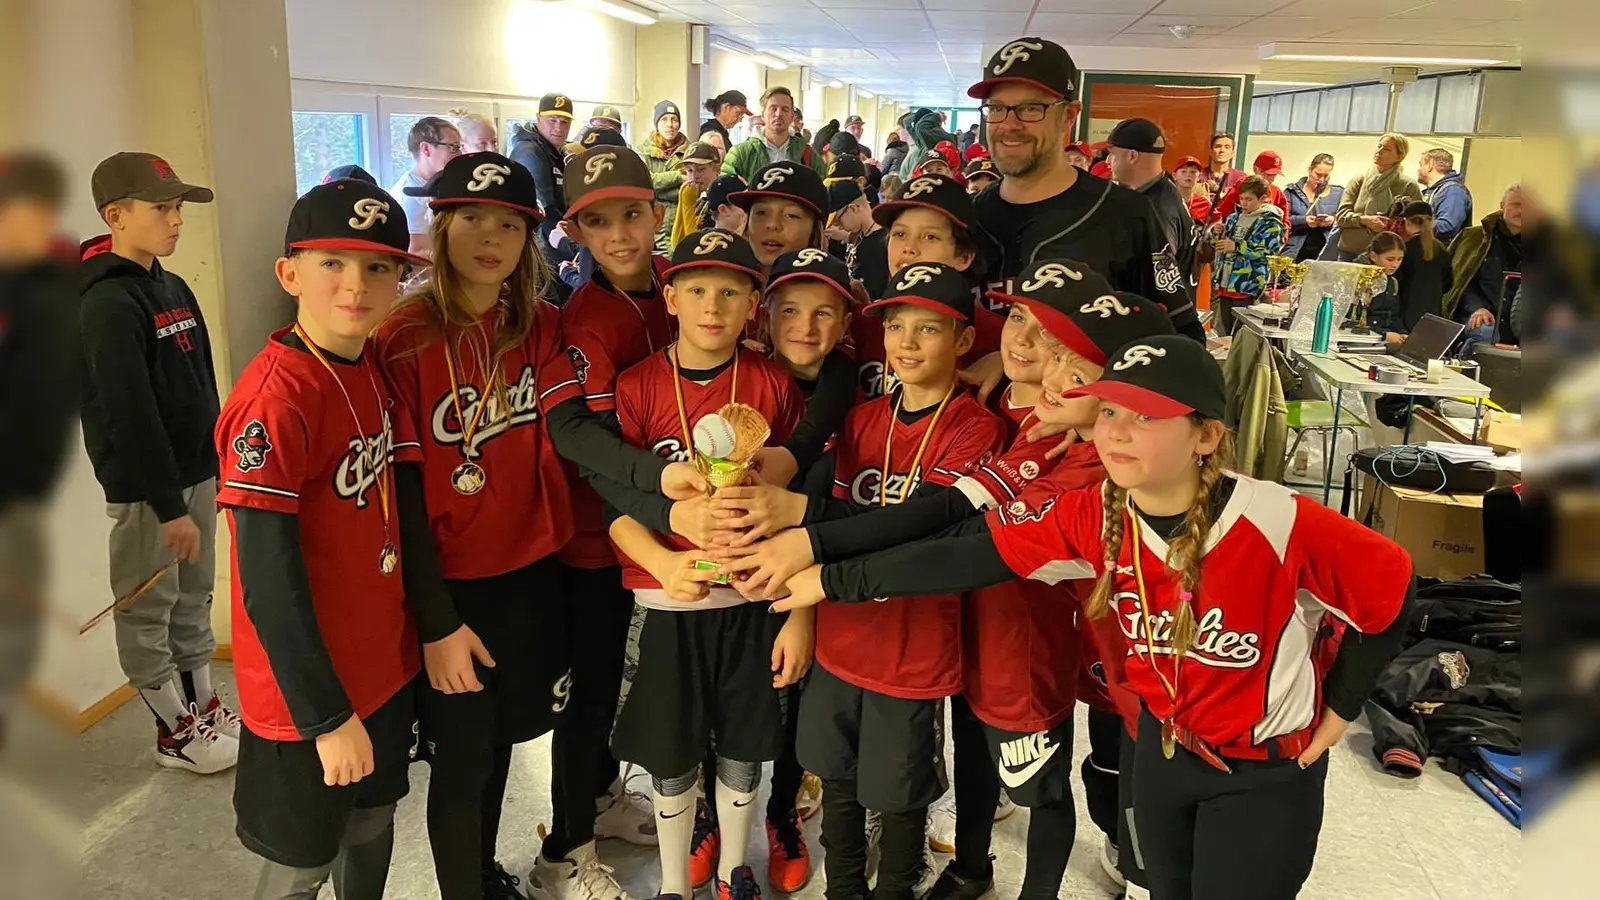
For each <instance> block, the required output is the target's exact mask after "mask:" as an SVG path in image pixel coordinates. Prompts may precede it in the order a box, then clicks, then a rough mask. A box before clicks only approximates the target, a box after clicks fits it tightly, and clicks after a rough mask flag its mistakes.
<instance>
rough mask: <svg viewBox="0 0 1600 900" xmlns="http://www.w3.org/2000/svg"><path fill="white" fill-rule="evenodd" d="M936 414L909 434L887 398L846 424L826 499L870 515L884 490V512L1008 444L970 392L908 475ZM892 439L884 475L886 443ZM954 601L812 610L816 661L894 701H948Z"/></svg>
mask: <svg viewBox="0 0 1600 900" xmlns="http://www.w3.org/2000/svg"><path fill="white" fill-rule="evenodd" d="M934 424H935V423H934V421H933V415H932V414H928V415H924V416H921V417H920V418H918V419H917V420H916V421H915V422H913V423H911V424H910V425H907V424H905V423H903V422H901V421H899V420H898V419H897V418H896V417H895V414H894V398H893V397H879V398H878V399H876V400H873V401H870V402H868V403H865V404H863V405H861V406H857V407H856V408H855V409H852V410H851V411H850V414H849V415H848V416H846V417H845V420H844V427H843V428H842V429H841V430H840V432H839V438H838V440H837V441H836V450H837V453H838V465H837V467H836V468H835V470H834V482H833V496H834V497H835V498H836V499H840V500H848V501H850V502H851V503H854V504H856V505H857V506H876V505H878V503H879V498H880V496H882V494H881V493H880V492H883V491H884V490H885V487H886V486H887V497H888V500H889V502H891V503H900V502H903V501H904V500H905V498H906V497H908V496H910V494H911V492H912V491H914V490H915V489H916V487H917V485H918V484H920V483H921V482H922V481H924V480H926V481H928V482H930V483H932V484H937V485H945V486H948V485H952V484H954V483H955V482H956V481H957V480H958V479H960V478H961V477H962V476H963V475H969V474H971V473H972V472H973V471H975V470H976V469H977V467H978V466H980V465H983V464H984V463H985V462H988V461H989V459H990V458H991V457H993V456H994V454H995V453H996V452H998V451H999V450H1000V448H1001V447H1002V446H1004V443H1005V423H1003V422H1002V421H1000V419H998V418H996V417H995V415H994V414H993V413H991V412H989V411H988V410H987V409H984V408H983V406H982V405H981V404H979V403H978V401H977V400H975V399H974V398H973V396H972V394H971V393H970V392H967V391H960V392H958V393H957V394H956V395H955V396H954V397H951V398H950V403H949V405H948V406H947V407H946V408H945V410H944V414H943V415H941V416H940V417H939V421H938V423H937V428H936V429H935V430H934V432H933V434H932V436H931V437H929V439H928V446H927V449H926V450H924V451H923V454H922V459H921V461H920V462H918V464H917V470H916V471H915V472H913V471H911V466H912V460H913V459H915V458H916V455H917V447H918V445H920V444H921V443H922V438H923V436H924V435H927V433H928V428H929V427H930V426H931V425H934ZM891 428H892V429H893V434H894V440H893V444H892V445H891V447H890V459H889V461H888V466H887V469H888V471H887V472H885V471H884V469H885V466H884V458H883V444H884V440H885V439H886V438H887V437H888V434H889V429H891ZM961 656H962V653H961V597H960V595H959V594H940V595H937V596H932V597H918V598H916V599H914V600H910V601H907V602H900V601H895V602H893V603H824V604H822V605H821V607H819V608H818V611H817V661H818V662H820V663H822V664H823V665H824V666H827V667H828V671H829V672H832V673H833V674H835V675H837V676H839V677H840V678H842V679H844V680H845V681H848V682H850V683H851V684H854V685H856V686H858V687H862V688H866V689H867V690H871V691H877V692H878V693H880V694H887V695H889V696H891V697H904V698H907V699H912V700H922V699H929V698H933V697H947V696H949V695H951V694H954V693H957V692H958V691H960V690H961V682H962V669H961Z"/></svg>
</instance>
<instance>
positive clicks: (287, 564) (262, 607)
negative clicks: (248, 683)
mask: <svg viewBox="0 0 1600 900" xmlns="http://www.w3.org/2000/svg"><path fill="white" fill-rule="evenodd" d="M233 528H234V532H233V546H234V554H235V556H236V558H237V560H238V565H239V588H240V591H241V593H242V594H243V596H244V612H245V615H246V616H249V618H250V625H251V627H253V628H254V629H255V631H256V638H257V640H259V641H260V642H261V649H262V651H264V652H265V653H266V656H267V665H268V666H269V667H271V669H272V676H273V679H274V680H275V681H276V682H277V683H278V691H279V692H280V693H282V694H283V700H284V703H285V704H287V705H288V707H289V716H290V718H292V719H293V720H294V726H295V729H296V730H298V731H299V732H300V737H301V738H302V739H304V740H312V739H314V738H316V737H317V736H318V735H321V734H327V733H328V732H330V731H333V730H334V729H336V728H338V727H339V726H340V725H343V724H344V723H345V722H347V721H349V719H350V717H351V716H353V715H355V709H354V708H353V707H352V706H351V703H350V696H349V695H348V694H346V693H345V690H344V684H343V682H341V681H340V680H339V673H338V672H337V671H336V670H335V669H334V667H333V657H332V656H330V655H329V654H328V645H327V644H326V643H324V642H323V640H322V629H321V626H319V625H318V623H317V611H316V607H315V606H314V605H313V604H312V602H311V578H310V576H309V575H307V574H306V561H305V556H304V555H303V554H302V553H301V550H300V517H299V516H297V515H291V514H289V513H280V512H270V511H268V510H264V509H252V508H250V507H235V508H234V509H233Z"/></svg>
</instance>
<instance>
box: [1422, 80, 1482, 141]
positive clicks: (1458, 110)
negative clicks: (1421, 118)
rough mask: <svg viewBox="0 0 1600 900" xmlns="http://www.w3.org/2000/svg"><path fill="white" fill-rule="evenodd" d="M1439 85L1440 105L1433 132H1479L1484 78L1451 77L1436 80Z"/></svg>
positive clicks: (1435, 115) (1435, 114)
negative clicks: (1480, 99)
mask: <svg viewBox="0 0 1600 900" xmlns="http://www.w3.org/2000/svg"><path fill="white" fill-rule="evenodd" d="M1435 81H1436V82H1437V83H1438V85H1439V105H1438V108H1437V109H1436V110H1435V112H1434V122H1433V130H1434V131H1439V132H1445V133H1457V134H1471V133H1472V132H1474V131H1477V130H1478V98H1479V95H1480V93H1481V91H1482V90H1483V77H1482V76H1481V75H1477V74H1471V75H1450V76H1447V77H1445V78H1439V79H1435Z"/></svg>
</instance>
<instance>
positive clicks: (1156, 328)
mask: <svg viewBox="0 0 1600 900" xmlns="http://www.w3.org/2000/svg"><path fill="white" fill-rule="evenodd" d="M1011 285H1012V290H1011V291H1010V292H1009V293H1008V292H1005V291H990V292H989V296H990V297H992V298H994V299H996V300H1000V301H1003V302H1006V303H1021V304H1022V305H1023V306H1026V307H1027V308H1028V311H1029V312H1032V313H1033V315H1034V318H1036V319H1038V320H1039V324H1040V325H1041V326H1043V327H1044V329H1045V330H1046V331H1048V332H1050V336H1051V337H1054V338H1055V339H1056V340H1058V341H1060V342H1061V343H1062V344H1064V345H1066V347H1067V349H1069V350H1071V351H1072V352H1073V353H1076V354H1078V355H1079V356H1081V357H1083V358H1084V359H1086V360H1088V361H1089V362H1092V363H1094V364H1095V365H1097V366H1104V365H1105V364H1106V362H1107V361H1109V360H1110V358H1111V354H1112V353H1115V352H1116V351H1117V349H1118V348H1120V347H1122V346H1123V345H1124V344H1126V343H1128V342H1129V341H1131V340H1133V339H1134V338H1140V337H1152V336H1155V335H1158V334H1172V333H1173V330H1172V320H1171V319H1170V318H1169V317H1168V316H1167V312H1166V310H1165V309H1163V308H1162V306H1161V304H1159V303H1156V302H1155V301H1154V300H1147V299H1145V298H1144V297H1140V296H1139V295H1137V294H1122V293H1117V292H1116V291H1114V290H1112V287H1111V282H1109V281H1107V280H1106V278H1105V276H1103V275H1101V274H1100V273H1099V272H1096V271H1094V270H1093V269H1091V268H1089V267H1088V266H1087V265H1085V264H1083V263H1081V262H1076V261H1074V260H1070V259H1057V260H1048V261H1046V262H1041V263H1036V264H1035V265H1033V266H1031V267H1029V268H1027V269H1024V270H1023V271H1022V273H1021V274H1020V275H1018V276H1017V277H1016V278H1014V279H1012V280H1011Z"/></svg>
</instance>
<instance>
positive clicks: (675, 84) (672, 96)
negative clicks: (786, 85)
mask: <svg viewBox="0 0 1600 900" xmlns="http://www.w3.org/2000/svg"><path fill="white" fill-rule="evenodd" d="M689 28H690V26H689V25H688V24H686V23H683V22H660V23H657V24H655V25H649V26H640V27H638V28H635V29H634V30H633V34H634V53H635V59H634V71H635V72H636V73H637V74H636V76H635V77H636V78H637V85H636V87H635V91H634V96H636V97H637V98H638V102H637V104H636V105H635V106H634V109H633V122H634V126H633V128H634V131H633V133H634V135H635V136H636V137H637V138H638V139H639V140H643V139H644V137H645V135H647V134H649V133H650V130H651V129H652V128H654V127H655V124H656V123H655V122H654V121H653V117H654V116H655V108H656V104H657V103H660V102H661V101H662V100H671V101H673V102H674V103H677V104H678V105H679V107H680V108H681V109H682V111H683V116H682V118H683V129H684V132H685V133H686V134H687V135H688V136H689V138H690V139H691V140H693V139H694V135H695V131H696V130H698V129H699V127H700V122H701V120H703V119H705V118H706V117H705V116H703V115H701V112H703V110H701V109H700V104H701V103H703V102H704V101H705V98H704V97H702V96H701V88H700V72H699V69H701V68H702V67H701V66H696V65H693V64H692V63H690V62H689ZM751 100H752V102H754V98H751Z"/></svg>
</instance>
